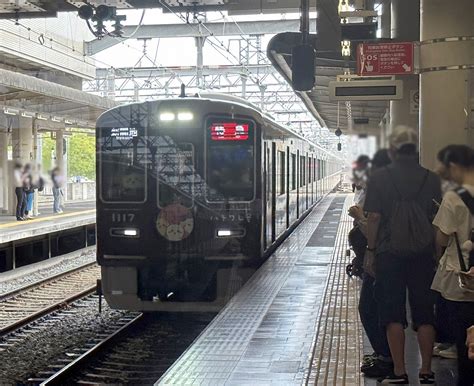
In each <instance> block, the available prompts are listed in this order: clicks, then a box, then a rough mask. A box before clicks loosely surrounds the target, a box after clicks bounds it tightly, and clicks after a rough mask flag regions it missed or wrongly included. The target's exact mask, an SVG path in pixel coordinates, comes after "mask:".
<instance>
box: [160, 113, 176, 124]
mask: <svg viewBox="0 0 474 386" xmlns="http://www.w3.org/2000/svg"><path fill="white" fill-rule="evenodd" d="M174 120H175V115H174V113H161V114H160V121H164V122H170V121H174Z"/></svg>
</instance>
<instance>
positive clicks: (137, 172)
mask: <svg viewBox="0 0 474 386" xmlns="http://www.w3.org/2000/svg"><path fill="white" fill-rule="evenodd" d="M98 146H99V149H98V150H99V152H100V165H101V166H100V177H101V181H102V183H101V191H100V194H101V198H102V200H103V201H105V202H144V201H145V200H146V183H147V182H146V162H147V159H146V153H147V151H146V149H147V146H146V140H145V129H144V128H143V127H112V128H101V129H100V138H99V142H98Z"/></svg>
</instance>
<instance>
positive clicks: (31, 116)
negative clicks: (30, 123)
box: [21, 111, 35, 118]
mask: <svg viewBox="0 0 474 386" xmlns="http://www.w3.org/2000/svg"><path fill="white" fill-rule="evenodd" d="M21 116H22V117H25V118H33V117H34V116H35V113H32V112H30V111H23V112H22V113H21Z"/></svg>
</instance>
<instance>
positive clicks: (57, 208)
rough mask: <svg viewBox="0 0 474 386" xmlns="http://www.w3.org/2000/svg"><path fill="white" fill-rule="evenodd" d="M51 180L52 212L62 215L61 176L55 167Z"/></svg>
mask: <svg viewBox="0 0 474 386" xmlns="http://www.w3.org/2000/svg"><path fill="white" fill-rule="evenodd" d="M51 180H52V181H53V212H54V213H63V207H62V199H63V190H62V187H63V182H64V181H63V176H62V174H61V170H60V169H59V168H58V167H55V168H54V169H53V170H52V172H51Z"/></svg>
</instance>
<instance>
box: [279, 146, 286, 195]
mask: <svg viewBox="0 0 474 386" xmlns="http://www.w3.org/2000/svg"><path fill="white" fill-rule="evenodd" d="M278 158H279V161H280V162H279V163H280V165H279V166H280V175H279V178H280V189H279V194H280V195H282V194H285V193H286V189H285V177H286V170H285V169H286V168H285V152H284V151H278Z"/></svg>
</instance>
